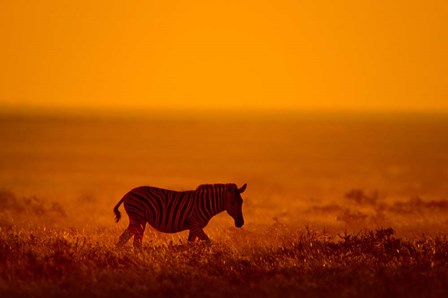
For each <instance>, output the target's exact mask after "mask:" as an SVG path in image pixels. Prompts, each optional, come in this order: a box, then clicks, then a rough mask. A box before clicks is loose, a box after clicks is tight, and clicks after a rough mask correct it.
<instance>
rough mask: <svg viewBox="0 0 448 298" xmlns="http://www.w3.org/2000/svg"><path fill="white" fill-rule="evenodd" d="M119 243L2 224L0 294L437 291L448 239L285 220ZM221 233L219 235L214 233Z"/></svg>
mask: <svg viewBox="0 0 448 298" xmlns="http://www.w3.org/2000/svg"><path fill="white" fill-rule="evenodd" d="M252 230H253V232H251V233H249V232H242V233H239V232H238V231H234V230H233V229H228V230H226V231H224V233H223V232H222V231H221V232H218V231H214V233H216V234H215V235H212V236H215V238H217V239H216V240H215V241H213V242H212V243H211V244H208V243H193V244H192V243H186V242H185V241H181V240H179V241H174V242H173V241H166V239H165V240H159V241H155V243H154V242H149V241H148V240H147V241H146V242H145V245H144V249H143V251H142V252H141V253H134V252H133V250H132V249H131V247H130V246H128V247H126V248H124V249H121V250H117V249H116V248H115V246H114V241H115V240H116V239H115V238H116V236H117V235H116V230H112V229H97V230H85V229H84V230H79V229H66V228H22V229H17V228H13V227H9V228H5V227H3V228H2V229H1V231H0V294H1V295H2V296H3V297H30V296H33V297H60V296H64V297H83V296H84V297H85V296H89V297H110V296H114V297H118V296H122V297H141V296H142V295H144V296H152V297H178V296H184V297H185V296H186V297H188V296H205V297H228V296H237V297H254V296H255V297H260V296H264V297H265V296H270V297H276V296H281V297H297V296H301V297H318V296H319V297H321V296H332V297H347V296H352V297H385V296H389V297H390V296H392V297H441V296H444V295H445V294H446V293H448V268H447V267H446V260H447V259H448V240H447V239H446V237H435V238H432V237H428V238H427V237H423V238H420V239H414V240H412V241H411V240H403V239H401V238H399V237H397V236H396V235H395V233H394V231H393V230H392V229H378V230H369V231H364V232H363V233H360V234H343V235H340V236H338V237H334V238H333V237H330V236H328V235H326V234H325V233H324V232H319V231H311V230H309V229H308V230H294V229H291V228H288V227H287V226H283V225H280V224H276V225H275V224H274V225H271V226H264V227H252ZM218 235H219V236H218Z"/></svg>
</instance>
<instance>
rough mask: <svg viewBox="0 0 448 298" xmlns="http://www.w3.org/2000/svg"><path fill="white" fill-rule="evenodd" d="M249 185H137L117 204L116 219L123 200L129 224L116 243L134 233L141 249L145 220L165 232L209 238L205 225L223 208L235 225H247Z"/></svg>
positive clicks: (121, 243)
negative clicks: (170, 187)
mask: <svg viewBox="0 0 448 298" xmlns="http://www.w3.org/2000/svg"><path fill="white" fill-rule="evenodd" d="M246 186H247V185H246V184H244V185H243V186H242V187H240V188H238V187H237V186H236V184H233V183H228V184H203V185H199V186H198V187H197V188H196V190H190V191H173V190H168V189H163V188H157V187H151V186H141V187H137V188H134V189H132V190H131V191H129V192H128V193H127V194H126V195H124V197H123V198H122V199H121V200H120V201H119V202H118V204H117V205H116V206H115V208H114V213H115V221H116V222H118V221H119V220H120V218H121V214H120V211H118V208H119V207H120V205H121V204H122V203H123V204H124V209H125V210H126V213H127V214H128V216H129V226H128V227H127V228H126V230H125V231H124V232H123V233H122V234H121V236H120V238H119V240H118V243H117V246H119V247H121V246H123V245H124V244H126V242H128V240H129V239H130V238H131V237H132V236H134V248H136V249H140V248H141V247H142V238H143V233H144V232H145V227H146V223H149V224H150V225H151V226H152V227H153V228H155V229H156V230H158V231H160V232H165V233H176V232H180V231H184V230H190V234H189V236H188V240H189V241H194V240H195V239H196V238H199V239H200V240H209V238H208V236H207V235H206V234H205V232H204V230H203V228H204V227H205V226H206V225H207V223H208V222H209V221H210V219H211V218H212V217H213V216H215V215H216V214H218V213H220V212H223V211H224V210H226V211H227V213H228V214H229V215H230V216H231V217H233V219H234V220H235V226H236V227H238V228H240V227H242V226H243V225H244V218H243V212H242V204H243V199H242V198H241V193H243V192H244V190H245V189H246Z"/></svg>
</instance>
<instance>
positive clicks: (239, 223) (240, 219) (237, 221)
mask: <svg viewBox="0 0 448 298" xmlns="http://www.w3.org/2000/svg"><path fill="white" fill-rule="evenodd" d="M243 225H244V219H243V217H242V216H239V217H237V218H236V219H235V227H237V228H241V227H242V226H243Z"/></svg>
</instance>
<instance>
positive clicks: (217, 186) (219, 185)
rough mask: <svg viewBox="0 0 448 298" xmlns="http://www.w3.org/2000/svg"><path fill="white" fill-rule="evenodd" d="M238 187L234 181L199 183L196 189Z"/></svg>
mask: <svg viewBox="0 0 448 298" xmlns="http://www.w3.org/2000/svg"><path fill="white" fill-rule="evenodd" d="M232 188H236V185H235V184H233V183H227V184H224V183H219V184H201V185H199V186H198V187H197V188H196V190H197V191H207V190H227V189H232Z"/></svg>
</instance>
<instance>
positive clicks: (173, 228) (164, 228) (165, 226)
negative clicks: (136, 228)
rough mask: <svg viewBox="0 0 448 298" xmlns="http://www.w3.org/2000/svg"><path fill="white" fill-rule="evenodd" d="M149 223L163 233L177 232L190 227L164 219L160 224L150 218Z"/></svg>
mask: <svg viewBox="0 0 448 298" xmlns="http://www.w3.org/2000/svg"><path fill="white" fill-rule="evenodd" d="M148 224H149V225H150V226H151V227H153V228H154V229H156V230H157V231H159V232H162V233H177V232H182V231H185V230H188V229H189V228H188V227H187V226H186V225H174V224H172V223H171V224H170V223H169V222H168V221H164V220H162V221H161V223H160V224H159V223H157V222H155V220H149V221H148Z"/></svg>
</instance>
